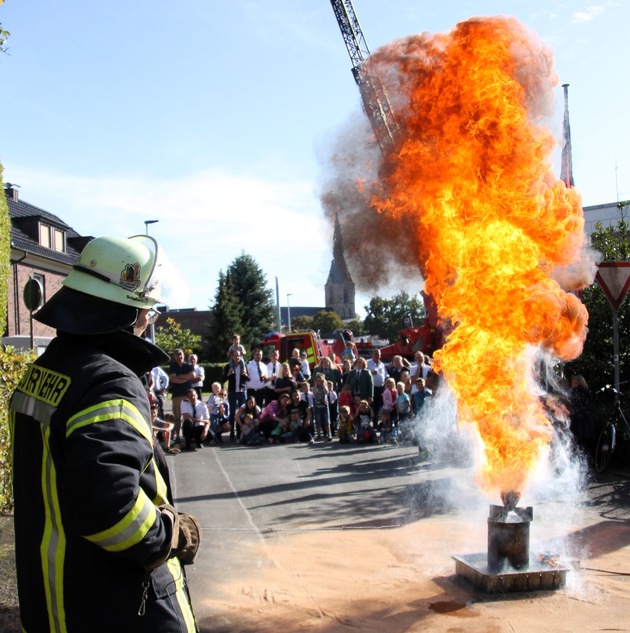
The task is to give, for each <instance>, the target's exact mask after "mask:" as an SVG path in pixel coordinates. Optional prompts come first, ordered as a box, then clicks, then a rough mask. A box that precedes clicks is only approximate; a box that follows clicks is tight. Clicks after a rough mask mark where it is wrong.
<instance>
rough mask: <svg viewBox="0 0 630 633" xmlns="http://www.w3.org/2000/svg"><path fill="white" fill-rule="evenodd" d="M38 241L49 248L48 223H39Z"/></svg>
mask: <svg viewBox="0 0 630 633" xmlns="http://www.w3.org/2000/svg"><path fill="white" fill-rule="evenodd" d="M39 243H40V244H41V245H42V246H44V247H45V248H50V226H48V224H43V223H41V222H40V224H39Z"/></svg>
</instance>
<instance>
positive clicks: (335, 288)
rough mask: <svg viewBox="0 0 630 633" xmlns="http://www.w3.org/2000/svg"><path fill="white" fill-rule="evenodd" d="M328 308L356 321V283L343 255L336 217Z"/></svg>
mask: <svg viewBox="0 0 630 633" xmlns="http://www.w3.org/2000/svg"><path fill="white" fill-rule="evenodd" d="M325 289H326V308H328V309H332V310H334V311H335V312H336V313H337V314H338V315H339V316H340V317H341V318H342V319H354V318H355V317H356V311H355V307H354V301H355V289H354V282H353V281H352V277H350V273H349V272H348V267H347V265H346V259H345V257H344V255H343V241H342V237H341V226H340V224H339V218H338V217H337V216H335V231H334V234H333V260H332V262H331V264H330V272H329V273H328V281H327V282H326V287H325Z"/></svg>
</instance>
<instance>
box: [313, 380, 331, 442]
mask: <svg viewBox="0 0 630 633" xmlns="http://www.w3.org/2000/svg"><path fill="white" fill-rule="evenodd" d="M313 414H314V417H315V428H316V430H317V435H318V436H319V435H321V434H322V433H323V435H324V439H325V440H326V441H327V442H330V440H332V434H331V432H330V410H329V408H328V385H327V384H326V377H325V376H324V374H322V373H318V374H315V382H314V384H313Z"/></svg>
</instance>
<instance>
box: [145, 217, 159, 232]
mask: <svg viewBox="0 0 630 633" xmlns="http://www.w3.org/2000/svg"><path fill="white" fill-rule="evenodd" d="M156 222H159V220H145V221H144V230H145V233H146V234H147V235H148V234H149V224H155V223H156Z"/></svg>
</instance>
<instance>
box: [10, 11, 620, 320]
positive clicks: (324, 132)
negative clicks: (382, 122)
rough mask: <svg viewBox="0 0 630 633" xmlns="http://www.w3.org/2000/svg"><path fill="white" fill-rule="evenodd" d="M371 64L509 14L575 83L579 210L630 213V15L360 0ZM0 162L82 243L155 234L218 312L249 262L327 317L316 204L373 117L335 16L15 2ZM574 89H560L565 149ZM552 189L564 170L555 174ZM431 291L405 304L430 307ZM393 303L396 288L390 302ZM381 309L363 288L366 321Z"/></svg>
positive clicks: (195, 300) (201, 300)
mask: <svg viewBox="0 0 630 633" xmlns="http://www.w3.org/2000/svg"><path fill="white" fill-rule="evenodd" d="M354 7H355V10H356V13H357V15H358V17H359V20H360V22H361V26H362V28H363V32H364V35H365V37H366V40H367V42H368V44H369V46H370V48H371V50H372V51H374V50H375V49H376V48H378V47H379V46H381V45H383V44H386V43H388V42H390V41H392V40H394V39H396V38H398V37H403V36H405V35H408V34H412V33H419V32H423V31H428V32H430V33H438V32H447V31H449V30H450V29H451V28H453V27H454V26H455V24H457V23H458V22H460V21H462V20H465V19H467V18H469V17H472V16H484V15H488V16H489V15H511V16H515V17H516V18H518V19H519V20H520V21H522V22H523V23H524V24H525V25H526V26H527V27H529V28H530V29H531V30H533V31H535V32H536V33H537V34H538V36H539V37H540V38H541V39H542V40H543V42H544V43H545V44H547V45H548V46H549V47H550V48H551V49H552V50H553V52H554V60H555V68H556V71H557V73H558V75H559V78H560V83H569V84H570V89H569V90H570V91H569V99H570V111H571V131H572V141H573V164H574V176H575V181H576V186H577V188H578V189H579V190H580V192H581V193H582V196H583V204H584V205H594V204H603V203H607V202H613V201H615V200H617V198H619V199H628V198H630V129H629V126H628V116H627V112H628V104H629V103H630V81H629V80H628V79H629V77H628V70H627V60H628V53H627V50H626V40H627V34H626V30H627V25H628V24H629V23H630V3H628V2H625V1H624V0H610V1H605V2H600V3H598V4H594V3H592V2H582V1H581V0H571V1H565V2H555V1H553V0H512V1H509V0H503V1H493V0H476V1H475V2H469V1H462V0H443V1H442V2H437V3H436V2H428V1H426V0H415V1H411V0H409V1H408V0H388V1H387V2H384V1H377V0H354ZM0 20H1V21H2V24H3V26H4V28H6V29H8V30H9V31H10V32H11V38H10V39H9V42H8V45H9V55H1V56H0V73H1V76H2V85H3V88H4V95H3V97H4V98H3V99H2V100H1V103H0V113H1V120H2V135H1V138H2V141H1V142H0V161H1V162H2V164H3V165H4V170H5V173H4V178H5V181H8V182H12V183H16V184H18V185H20V187H21V190H20V195H21V198H22V199H23V200H26V201H27V202H30V203H32V204H35V205H37V206H40V207H42V208H44V209H46V210H48V211H50V212H52V213H55V214H57V215H58V216H59V217H61V218H62V219H63V220H65V221H66V222H67V223H68V224H70V225H71V226H73V227H74V228H75V229H76V230H77V231H79V232H80V233H82V234H86V235H103V234H113V235H123V236H124V235H131V234H134V233H143V232H144V230H145V224H144V220H146V219H158V220H159V223H157V224H154V225H152V226H151V227H150V229H149V230H150V233H151V234H152V235H153V236H154V237H156V238H157V239H158V241H159V242H160V243H161V244H163V246H164V248H165V249H166V251H167V252H168V254H169V256H170V258H171V260H173V262H174V264H175V265H176V267H177V268H178V270H179V272H180V274H181V275H182V276H183V277H185V278H186V279H187V281H188V286H189V293H188V297H187V298H186V297H185V296H184V295H182V297H180V299H179V300H178V301H179V304H176V305H173V306H172V307H197V308H198V309H207V307H208V305H209V304H210V303H211V301H212V298H213V297H214V293H215V287H216V281H217V277H218V272H219V270H220V269H225V268H226V267H227V266H228V265H229V263H230V262H231V261H232V260H233V259H234V258H235V257H237V256H238V255H239V254H240V253H241V252H242V251H245V252H247V253H250V254H251V255H252V256H253V257H254V258H255V259H256V261H257V262H258V263H259V264H260V266H261V267H262V269H263V270H264V271H265V273H266V275H267V279H268V281H269V284H270V286H271V287H273V288H274V291H275V278H276V277H277V278H278V280H279V286H280V301H281V303H282V304H283V305H286V300H287V299H286V295H287V294H288V293H291V294H292V297H291V305H293V306H298V305H323V304H324V283H325V282H326V278H327V275H328V270H329V267H330V260H331V237H332V229H331V227H330V226H328V225H327V223H326V221H325V220H324V218H323V213H322V210H321V205H320V202H319V198H318V191H319V189H320V186H321V182H322V178H323V177H322V173H323V169H324V167H323V165H324V163H325V160H326V158H327V157H328V156H329V155H330V153H331V151H332V147H333V144H334V141H335V139H336V138H337V136H338V134H339V132H340V130H341V129H342V128H345V127H346V126H347V125H348V122H349V121H353V120H357V119H359V118H360V117H363V114H362V111H361V107H360V99H359V93H358V90H357V88H356V85H355V84H354V81H353V78H352V75H351V72H350V60H349V58H348V55H347V52H346V49H345V46H344V44H343V41H342V39H341V35H340V32H339V28H338V26H337V23H336V21H335V18H334V14H333V12H332V8H331V6H330V3H329V1H328V0H293V1H289V0H259V1H254V0H249V1H245V0H230V1H229V2H228V1H225V0H224V1H218V0H179V2H177V3H175V2H165V1H163V0H153V1H151V2H149V1H148V0H134V1H132V2H129V1H127V2H122V1H121V0H110V1H109V2H98V3H97V2H85V0H65V1H64V2H58V3H51V2H44V1H43V0H33V1H31V2H24V1H20V0H6V2H5V3H4V4H3V5H1V6H0ZM562 110H563V102H562V89H561V87H560V86H558V88H557V90H556V117H555V120H553V121H551V122H550V125H551V128H552V129H553V131H554V133H556V134H557V135H558V137H559V136H560V134H561V121H562ZM556 172H557V173H558V172H559V169H557V170H556ZM420 287H421V280H420V279H418V283H417V285H416V284H411V285H408V286H406V287H405V289H407V290H409V291H412V292H413V291H417V290H418V289H419V288H420ZM399 289H400V287H399V286H398V285H397V283H396V282H395V281H394V280H393V281H392V286H391V288H390V289H379V290H378V293H379V294H381V295H388V294H389V293H392V292H396V291H398V290H399ZM374 292H375V291H373V290H371V289H363V290H362V291H361V292H360V293H359V295H358V300H357V308H358V309H359V311H362V309H363V306H364V305H366V303H367V302H368V300H369V297H370V296H371V295H372V294H374Z"/></svg>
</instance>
